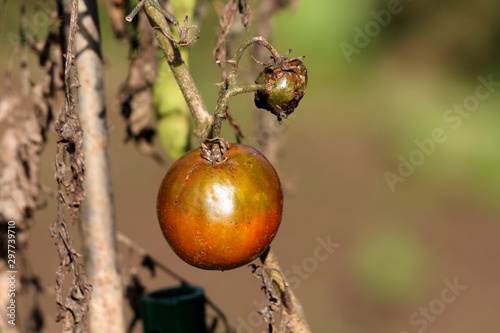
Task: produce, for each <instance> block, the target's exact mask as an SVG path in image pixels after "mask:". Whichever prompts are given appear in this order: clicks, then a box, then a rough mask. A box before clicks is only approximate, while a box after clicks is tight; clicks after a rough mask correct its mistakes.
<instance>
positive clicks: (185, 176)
mask: <svg viewBox="0 0 500 333" xmlns="http://www.w3.org/2000/svg"><path fill="white" fill-rule="evenodd" d="M282 210H283V192H282V190H281V184H280V181H279V178H278V175H277V173H276V171H275V170H274V168H273V166H272V165H271V163H269V161H267V159H266V158H265V157H264V156H263V155H262V154H261V153H259V152H258V151H257V150H255V149H253V148H251V147H248V146H245V145H240V144H231V145H230V149H229V152H228V154H227V159H226V160H225V161H224V162H222V163H220V164H217V165H216V166H212V163H211V162H209V161H208V160H206V159H204V158H203V157H201V149H200V148H196V149H194V150H191V151H190V152H188V153H186V154H185V155H184V156H182V157H181V158H180V159H179V160H178V161H176V162H175V163H174V164H173V165H172V166H171V168H170V169H169V171H168V172H167V174H166V175H165V177H164V179H163V181H162V183H161V186H160V190H159V192H158V199H157V215H158V220H159V223H160V227H161V230H162V232H163V235H164V236H165V239H166V240H167V242H168V243H169V244H170V246H171V247H172V249H173V250H174V251H175V253H176V254H177V255H178V256H179V257H180V258H181V259H182V260H184V261H185V262H187V263H188V264H190V265H193V266H195V267H198V268H203V269H212V270H228V269H233V268H236V267H240V266H243V265H245V264H247V263H249V262H251V261H252V260H254V259H255V258H257V257H258V256H259V255H260V254H262V252H264V250H265V249H266V248H267V247H268V246H269V244H270V243H271V241H272V240H273V238H274V236H275V235H276V232H277V231H278V227H279V225H280V222H281V216H282Z"/></svg>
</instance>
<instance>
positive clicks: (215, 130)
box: [212, 36, 281, 162]
mask: <svg viewBox="0 0 500 333" xmlns="http://www.w3.org/2000/svg"><path fill="white" fill-rule="evenodd" d="M253 44H258V45H262V46H264V47H266V48H267V49H268V50H269V52H271V55H272V57H273V58H275V59H276V60H277V61H279V62H280V61H281V55H280V54H279V53H278V51H276V49H275V48H274V47H273V46H272V45H271V44H270V43H269V42H268V41H267V40H266V39H265V38H264V37H260V36H259V37H253V38H251V39H248V40H247V41H246V42H244V43H243V44H241V45H240V47H239V48H238V50H236V53H235V54H234V57H233V58H232V59H231V60H228V61H227V63H228V64H230V65H231V66H232V68H231V71H230V72H229V75H228V76H227V79H226V81H225V82H224V83H223V84H222V88H221V92H220V94H219V100H218V102H217V108H216V110H215V112H214V121H213V124H212V136H213V137H215V138H217V137H221V136H222V121H223V120H224V119H226V112H227V107H228V103H229V99H230V98H231V97H233V96H236V95H238V94H242V93H248V92H252V91H258V90H262V89H265V88H266V85H265V84H251V85H248V86H243V87H240V86H238V85H237V82H236V79H237V77H238V68H239V64H240V61H241V57H242V56H243V54H244V53H245V51H246V50H247V49H248V48H249V47H250V46H251V45H253ZM212 155H213V156H221V153H220V146H219V145H218V144H217V143H215V144H214V145H213V146H212ZM218 162H220V161H218Z"/></svg>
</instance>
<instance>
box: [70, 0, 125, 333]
mask: <svg viewBox="0 0 500 333" xmlns="http://www.w3.org/2000/svg"><path fill="white" fill-rule="evenodd" d="M65 3H66V2H65ZM97 10H98V7H97V2H96V0H79V6H78V17H79V27H80V29H79V30H78V31H77V33H76V35H75V53H76V60H75V64H76V68H77V70H78V75H79V82H80V84H81V86H80V88H79V89H78V96H79V98H78V110H79V116H80V120H81V123H82V129H83V133H84V137H83V151H84V155H85V176H86V177H85V181H84V188H85V191H86V198H85V200H84V201H83V203H82V222H81V228H82V239H83V248H84V251H85V267H86V272H87V275H88V277H89V280H90V282H91V283H92V286H93V292H92V297H91V299H90V313H89V328H90V332H93V333H95V332H109V333H113V332H117V333H118V332H123V331H124V330H125V320H124V313H123V290H122V285H121V278H120V274H119V272H118V264H117V255H116V231H115V216H114V203H113V194H112V189H111V188H112V187H111V173H110V163H109V156H108V147H109V143H108V128H107V124H106V108H105V96H104V84H103V73H104V68H103V62H102V54H101V49H100V45H101V44H100V43H101V41H100V30H99V22H98V13H97Z"/></svg>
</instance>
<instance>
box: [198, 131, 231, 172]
mask: <svg viewBox="0 0 500 333" xmlns="http://www.w3.org/2000/svg"><path fill="white" fill-rule="evenodd" d="M206 141H208V142H209V144H208V145H206V144H205V143H203V142H200V148H201V157H203V158H204V159H206V160H208V161H209V162H210V163H212V166H214V167H215V166H216V165H217V164H220V163H224V162H225V161H226V160H227V153H228V152H229V149H230V148H231V146H230V145H229V142H227V140H226V139H224V138H222V137H215V138H212V139H206Z"/></svg>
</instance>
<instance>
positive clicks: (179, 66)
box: [144, 0, 213, 137]
mask: <svg viewBox="0 0 500 333" xmlns="http://www.w3.org/2000/svg"><path fill="white" fill-rule="evenodd" d="M151 1H154V0H151ZM144 10H145V11H146V14H147V16H148V19H149V22H150V23H151V26H152V27H153V29H154V33H155V36H156V39H157V40H158V42H159V43H160V47H161V49H162V50H163V53H164V54H165V59H166V60H167V62H168V64H169V65H170V69H171V70H172V73H173V74H174V77H175V80H176V81H177V84H178V85H179V88H180V89H181V91H182V94H183V96H184V99H185V100H186V103H187V104H188V106H189V110H190V111H191V115H192V116H193V118H194V122H195V130H194V132H195V134H196V135H197V136H198V137H201V136H202V135H203V133H205V132H208V129H209V127H210V125H211V124H212V121H213V117H212V116H211V115H210V113H209V112H208V110H207V108H206V106H205V103H204V102H203V99H202V98H201V95H200V93H199V92H198V88H197V87H196V85H195V83H194V80H193V77H192V76H191V73H190V72H189V69H188V67H187V65H186V63H185V62H184V61H183V60H182V57H181V54H180V52H179V48H178V47H177V45H175V43H173V42H172V41H171V40H169V39H168V38H167V37H166V36H165V34H164V33H169V34H170V33H171V31H170V28H169V27H168V23H167V21H166V19H165V16H164V15H163V14H162V13H161V12H160V11H158V9H156V8H155V6H153V5H152V4H151V2H150V1H149V0H147V1H146V3H145V4H144Z"/></svg>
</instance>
